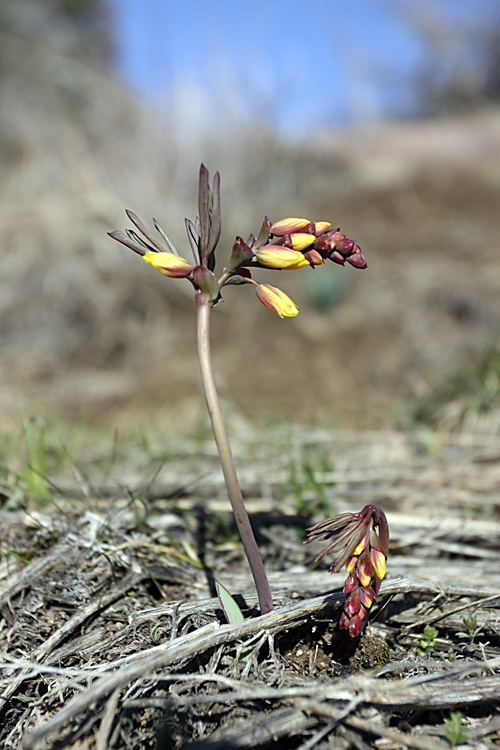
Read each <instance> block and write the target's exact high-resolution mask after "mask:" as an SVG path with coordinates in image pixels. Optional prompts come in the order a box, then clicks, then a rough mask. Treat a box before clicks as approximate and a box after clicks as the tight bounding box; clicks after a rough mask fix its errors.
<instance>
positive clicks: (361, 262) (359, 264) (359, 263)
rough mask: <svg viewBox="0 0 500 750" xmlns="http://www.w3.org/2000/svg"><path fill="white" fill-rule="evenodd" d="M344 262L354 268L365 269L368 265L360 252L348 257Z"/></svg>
mask: <svg viewBox="0 0 500 750" xmlns="http://www.w3.org/2000/svg"><path fill="white" fill-rule="evenodd" d="M346 260H347V262H348V263H350V264H351V266H354V268H367V266H368V263H367V262H366V260H365V259H364V257H363V256H362V255H361V253H360V252H357V253H353V255H350V256H349V257H348V258H346Z"/></svg>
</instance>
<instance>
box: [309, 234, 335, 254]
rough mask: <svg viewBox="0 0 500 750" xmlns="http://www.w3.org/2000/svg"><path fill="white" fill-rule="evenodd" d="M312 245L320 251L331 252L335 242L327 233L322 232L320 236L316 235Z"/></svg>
mask: <svg viewBox="0 0 500 750" xmlns="http://www.w3.org/2000/svg"><path fill="white" fill-rule="evenodd" d="M314 247H315V248H316V250H319V251H320V252H321V253H327V254H329V253H331V252H332V250H334V249H335V242H333V240H332V238H331V237H330V235H329V234H322V235H321V237H317V238H316V240H315V242H314Z"/></svg>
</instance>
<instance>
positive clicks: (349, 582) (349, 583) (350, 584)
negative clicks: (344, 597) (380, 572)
mask: <svg viewBox="0 0 500 750" xmlns="http://www.w3.org/2000/svg"><path fill="white" fill-rule="evenodd" d="M357 588H358V579H357V578H356V573H355V572H354V570H351V572H350V573H349V575H348V576H347V578H346V582H345V583H344V594H350V593H351V592H352V591H354V589H357Z"/></svg>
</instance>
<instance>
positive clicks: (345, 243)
mask: <svg viewBox="0 0 500 750" xmlns="http://www.w3.org/2000/svg"><path fill="white" fill-rule="evenodd" d="M354 245H355V242H354V240H349V239H347V237H344V239H343V240H339V241H338V242H336V243H335V250H338V252H339V253H342V255H351V254H352V253H353V248H354Z"/></svg>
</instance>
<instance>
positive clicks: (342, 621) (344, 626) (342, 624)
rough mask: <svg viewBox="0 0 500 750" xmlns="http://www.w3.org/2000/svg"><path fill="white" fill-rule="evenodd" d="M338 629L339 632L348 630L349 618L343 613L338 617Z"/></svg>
mask: <svg viewBox="0 0 500 750" xmlns="http://www.w3.org/2000/svg"><path fill="white" fill-rule="evenodd" d="M339 627H340V629H341V630H348V628H349V618H348V617H347V615H346V614H345V612H342V614H341V616H340V622H339Z"/></svg>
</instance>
